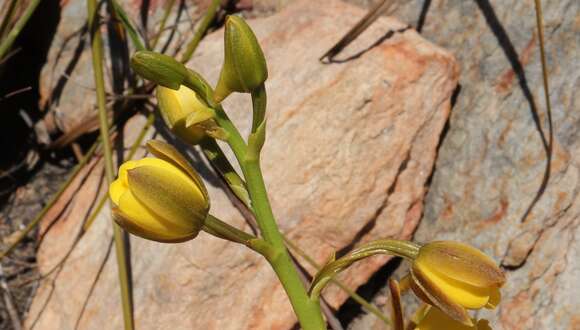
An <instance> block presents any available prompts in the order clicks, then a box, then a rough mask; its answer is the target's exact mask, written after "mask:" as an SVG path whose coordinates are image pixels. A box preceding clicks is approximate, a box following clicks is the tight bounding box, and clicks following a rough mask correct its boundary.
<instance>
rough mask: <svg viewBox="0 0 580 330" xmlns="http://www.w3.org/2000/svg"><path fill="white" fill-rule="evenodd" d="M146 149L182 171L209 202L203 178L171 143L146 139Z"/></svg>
mask: <svg viewBox="0 0 580 330" xmlns="http://www.w3.org/2000/svg"><path fill="white" fill-rule="evenodd" d="M147 150H149V152H151V153H152V154H153V155H154V156H155V157H157V158H160V159H163V160H165V161H167V162H169V163H171V164H173V165H175V166H177V167H178V168H179V169H181V170H182V171H184V172H185V173H186V174H187V175H188V176H189V177H191V179H193V181H194V182H195V183H196V184H197V186H198V187H199V190H200V191H201V193H202V194H203V196H204V197H205V199H207V200H208V204H209V194H208V192H207V189H206V188H205V184H204V183H203V180H202V179H201V177H200V176H199V174H197V171H196V170H195V169H194V168H193V167H192V166H191V165H190V164H189V162H188V161H187V159H185V157H184V156H183V155H182V154H181V153H180V152H179V151H178V150H177V149H176V148H175V147H174V146H172V145H171V144H169V143H166V142H163V141H160V140H149V141H147Z"/></svg>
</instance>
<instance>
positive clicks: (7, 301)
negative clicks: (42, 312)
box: [0, 264, 22, 330]
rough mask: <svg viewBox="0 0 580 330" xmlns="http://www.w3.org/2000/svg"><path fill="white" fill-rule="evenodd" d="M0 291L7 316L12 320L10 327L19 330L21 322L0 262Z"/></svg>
mask: <svg viewBox="0 0 580 330" xmlns="http://www.w3.org/2000/svg"><path fill="white" fill-rule="evenodd" d="M0 291H2V300H3V301H4V305H5V306H6V309H7V310H8V316H9V317H10V321H11V322H12V327H13V328H14V330H21V329H22V322H21V321H20V317H19V316H18V311H17V310H16V306H15V305H14V302H13V301H12V295H11V294H10V289H9V288H8V284H7V283H6V279H5V278H4V268H3V267H2V264H0Z"/></svg>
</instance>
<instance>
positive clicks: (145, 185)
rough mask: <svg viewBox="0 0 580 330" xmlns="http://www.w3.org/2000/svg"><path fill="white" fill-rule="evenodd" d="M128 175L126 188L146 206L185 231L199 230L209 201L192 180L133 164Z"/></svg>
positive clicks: (151, 167)
mask: <svg viewBox="0 0 580 330" xmlns="http://www.w3.org/2000/svg"><path fill="white" fill-rule="evenodd" d="M128 177H129V189H131V192H132V193H133V195H134V196H135V198H137V200H139V202H140V203H142V204H143V205H144V206H145V207H147V208H148V209H150V210H151V211H153V212H154V213H155V214H157V215H159V216H160V217H162V218H163V219H165V220H167V221H168V222H171V223H173V224H175V225H176V226H179V227H182V228H184V229H185V230H186V231H188V232H195V233H196V234H197V232H199V230H201V227H202V226H203V222H204V221H205V218H206V217H207V213H208V210H209V205H208V204H207V200H205V199H203V198H200V197H202V196H201V195H200V194H199V192H198V191H196V188H195V186H194V183H193V182H191V181H190V182H185V180H183V179H184V178H183V177H181V176H179V175H177V174H176V173H172V172H170V171H168V170H166V169H162V168H159V167H156V166H140V167H137V168H134V169H132V170H129V173H128Z"/></svg>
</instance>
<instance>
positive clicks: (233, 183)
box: [199, 138, 251, 208]
mask: <svg viewBox="0 0 580 330" xmlns="http://www.w3.org/2000/svg"><path fill="white" fill-rule="evenodd" d="M199 145H200V147H201V150H202V151H203V153H204V155H205V156H206V158H207V159H208V161H209V162H210V164H212V166H215V168H216V169H217V172H218V174H219V175H221V176H222V177H223V179H224V180H225V181H226V182H227V184H228V185H229V186H230V188H231V190H232V192H233V193H234V194H235V195H236V197H237V198H238V199H239V200H240V201H242V203H244V205H245V206H246V207H248V208H250V206H251V202H250V196H249V195H248V191H247V189H246V183H245V182H244V180H242V178H241V177H240V175H239V174H238V173H237V172H236V170H235V169H234V168H233V166H232V164H231V163H230V162H229V160H228V159H227V158H226V156H225V154H224V153H223V151H222V149H221V148H220V146H219V145H218V144H217V142H216V141H215V140H214V139H211V138H206V139H203V140H202V141H201V142H200V144H199Z"/></svg>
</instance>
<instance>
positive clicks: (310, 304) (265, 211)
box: [215, 105, 325, 330]
mask: <svg viewBox="0 0 580 330" xmlns="http://www.w3.org/2000/svg"><path fill="white" fill-rule="evenodd" d="M215 111H216V121H217V122H218V124H219V125H220V127H221V128H223V129H224V130H226V131H227V132H228V140H227V142H228V144H229V145H230V147H231V148H232V151H233V152H234V154H235V156H236V158H237V160H238V162H239V163H240V166H241V167H242V172H243V174H244V177H245V178H246V184H247V187H248V192H249V194H250V199H251V201H252V209H253V210H254V213H255V215H256V221H257V222H258V226H259V227H260V232H261V233H262V236H263V237H264V240H265V241H266V242H268V243H269V244H271V249H269V250H270V251H269V253H267V254H263V255H264V257H265V258H266V259H267V260H268V262H269V263H270V265H272V268H273V269H274V272H275V273H276V275H277V276H278V278H279V280H280V283H282V286H283V287H284V290H285V291H286V294H287V295H288V298H289V299H290V303H291V304H292V307H293V308H294V312H295V314H296V316H297V317H298V320H299V322H300V324H301V326H302V328H303V329H305V330H314V329H325V322H324V320H323V318H322V312H321V310H320V304H319V303H318V301H313V300H310V298H309V297H308V294H307V292H306V288H305V287H304V286H303V285H302V281H301V280H300V277H299V275H298V272H297V271H296V268H295V267H294V264H293V263H292V259H291V258H290V255H289V254H288V250H287V249H286V246H285V245H284V239H283V238H282V234H281V233H280V230H279V229H278V225H277V224H276V220H275V218H274V214H273V213H272V209H271V207H270V201H269V200H268V194H267V192H266V186H265V184H264V179H263V177H262V171H261V169H260V163H259V159H257V158H248V157H247V145H246V143H245V142H244V140H243V138H242V136H241V135H240V133H239V131H238V129H237V128H236V127H235V126H234V124H233V123H232V122H231V121H230V119H229V118H228V116H227V114H226V113H225V111H224V110H223V108H222V107H221V105H218V106H216V108H215Z"/></svg>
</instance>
